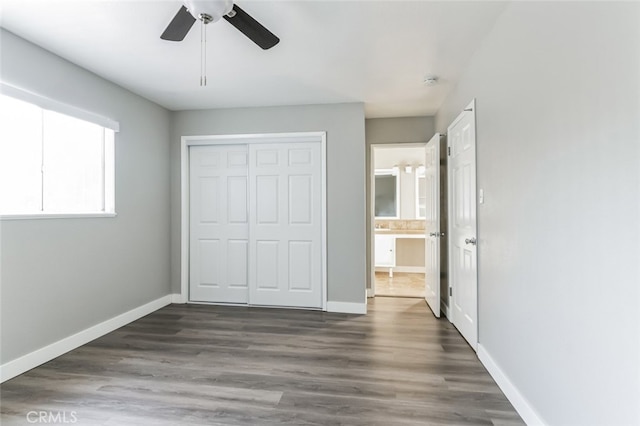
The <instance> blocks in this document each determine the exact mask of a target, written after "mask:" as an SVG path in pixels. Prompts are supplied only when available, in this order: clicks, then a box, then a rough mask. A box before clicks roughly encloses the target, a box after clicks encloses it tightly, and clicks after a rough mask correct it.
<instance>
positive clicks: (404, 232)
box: [371, 143, 426, 298]
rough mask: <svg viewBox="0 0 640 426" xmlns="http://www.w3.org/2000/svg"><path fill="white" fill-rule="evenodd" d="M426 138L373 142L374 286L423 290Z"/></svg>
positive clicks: (382, 292) (398, 292) (379, 291)
mask: <svg viewBox="0 0 640 426" xmlns="http://www.w3.org/2000/svg"><path fill="white" fill-rule="evenodd" d="M425 156H426V150H425V144H424V143H418V144H415V143H413V144H389V145H374V146H372V147H371V165H372V181H371V182H372V184H371V212H372V223H373V230H372V236H371V239H372V241H371V244H372V265H373V271H372V280H371V281H372V282H371V287H372V288H371V292H372V293H373V294H372V295H375V296H390V297H416V298H418V297H419V298H424V296H425V195H426V190H425V187H424V171H425V166H424V164H425Z"/></svg>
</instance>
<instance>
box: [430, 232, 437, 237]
mask: <svg viewBox="0 0 640 426" xmlns="http://www.w3.org/2000/svg"><path fill="white" fill-rule="evenodd" d="M429 236H430V237H437V236H438V233H437V232H429Z"/></svg>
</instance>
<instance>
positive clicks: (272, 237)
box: [249, 143, 323, 308]
mask: <svg viewBox="0 0 640 426" xmlns="http://www.w3.org/2000/svg"><path fill="white" fill-rule="evenodd" d="M249 158H250V159H251V162H250V163H251V164H250V167H249V179H250V185H249V186H250V195H249V199H250V208H249V211H250V244H249V247H250V254H249V257H250V259H251V263H250V266H249V282H250V286H249V287H250V293H249V303H250V304H252V305H274V306H292V307H306V308H321V307H322V255H323V254H322V182H321V179H322V154H321V144H320V143H278V144H255V145H250V146H249Z"/></svg>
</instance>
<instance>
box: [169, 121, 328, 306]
mask: <svg viewBox="0 0 640 426" xmlns="http://www.w3.org/2000/svg"><path fill="white" fill-rule="evenodd" d="M296 142H316V143H320V152H321V156H322V165H321V184H322V202H321V203H322V212H321V219H320V221H321V227H322V237H321V244H322V247H321V253H322V266H321V271H322V279H321V283H322V310H323V311H326V310H327V132H288V133H250V134H226V135H197V136H182V137H181V138H180V214H181V218H180V293H179V294H178V295H175V297H174V298H173V302H174V303H198V304H201V303H204V304H217V303H205V302H191V301H190V300H189V256H190V253H189V217H190V216H189V215H190V211H189V200H190V197H189V191H190V188H191V187H190V181H189V147H191V146H202V145H251V144H263V143H296ZM224 305H232V304H229V303H224ZM240 306H251V305H250V304H247V305H245V304H241V305H240ZM273 307H274V308H277V307H278V306H273ZM296 309H298V308H296ZM300 309H304V308H300Z"/></svg>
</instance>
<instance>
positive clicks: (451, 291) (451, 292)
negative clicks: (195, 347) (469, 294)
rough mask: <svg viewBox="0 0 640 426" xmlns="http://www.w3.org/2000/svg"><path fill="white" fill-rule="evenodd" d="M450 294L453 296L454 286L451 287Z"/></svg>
mask: <svg viewBox="0 0 640 426" xmlns="http://www.w3.org/2000/svg"><path fill="white" fill-rule="evenodd" d="M449 296H453V287H449Z"/></svg>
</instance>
